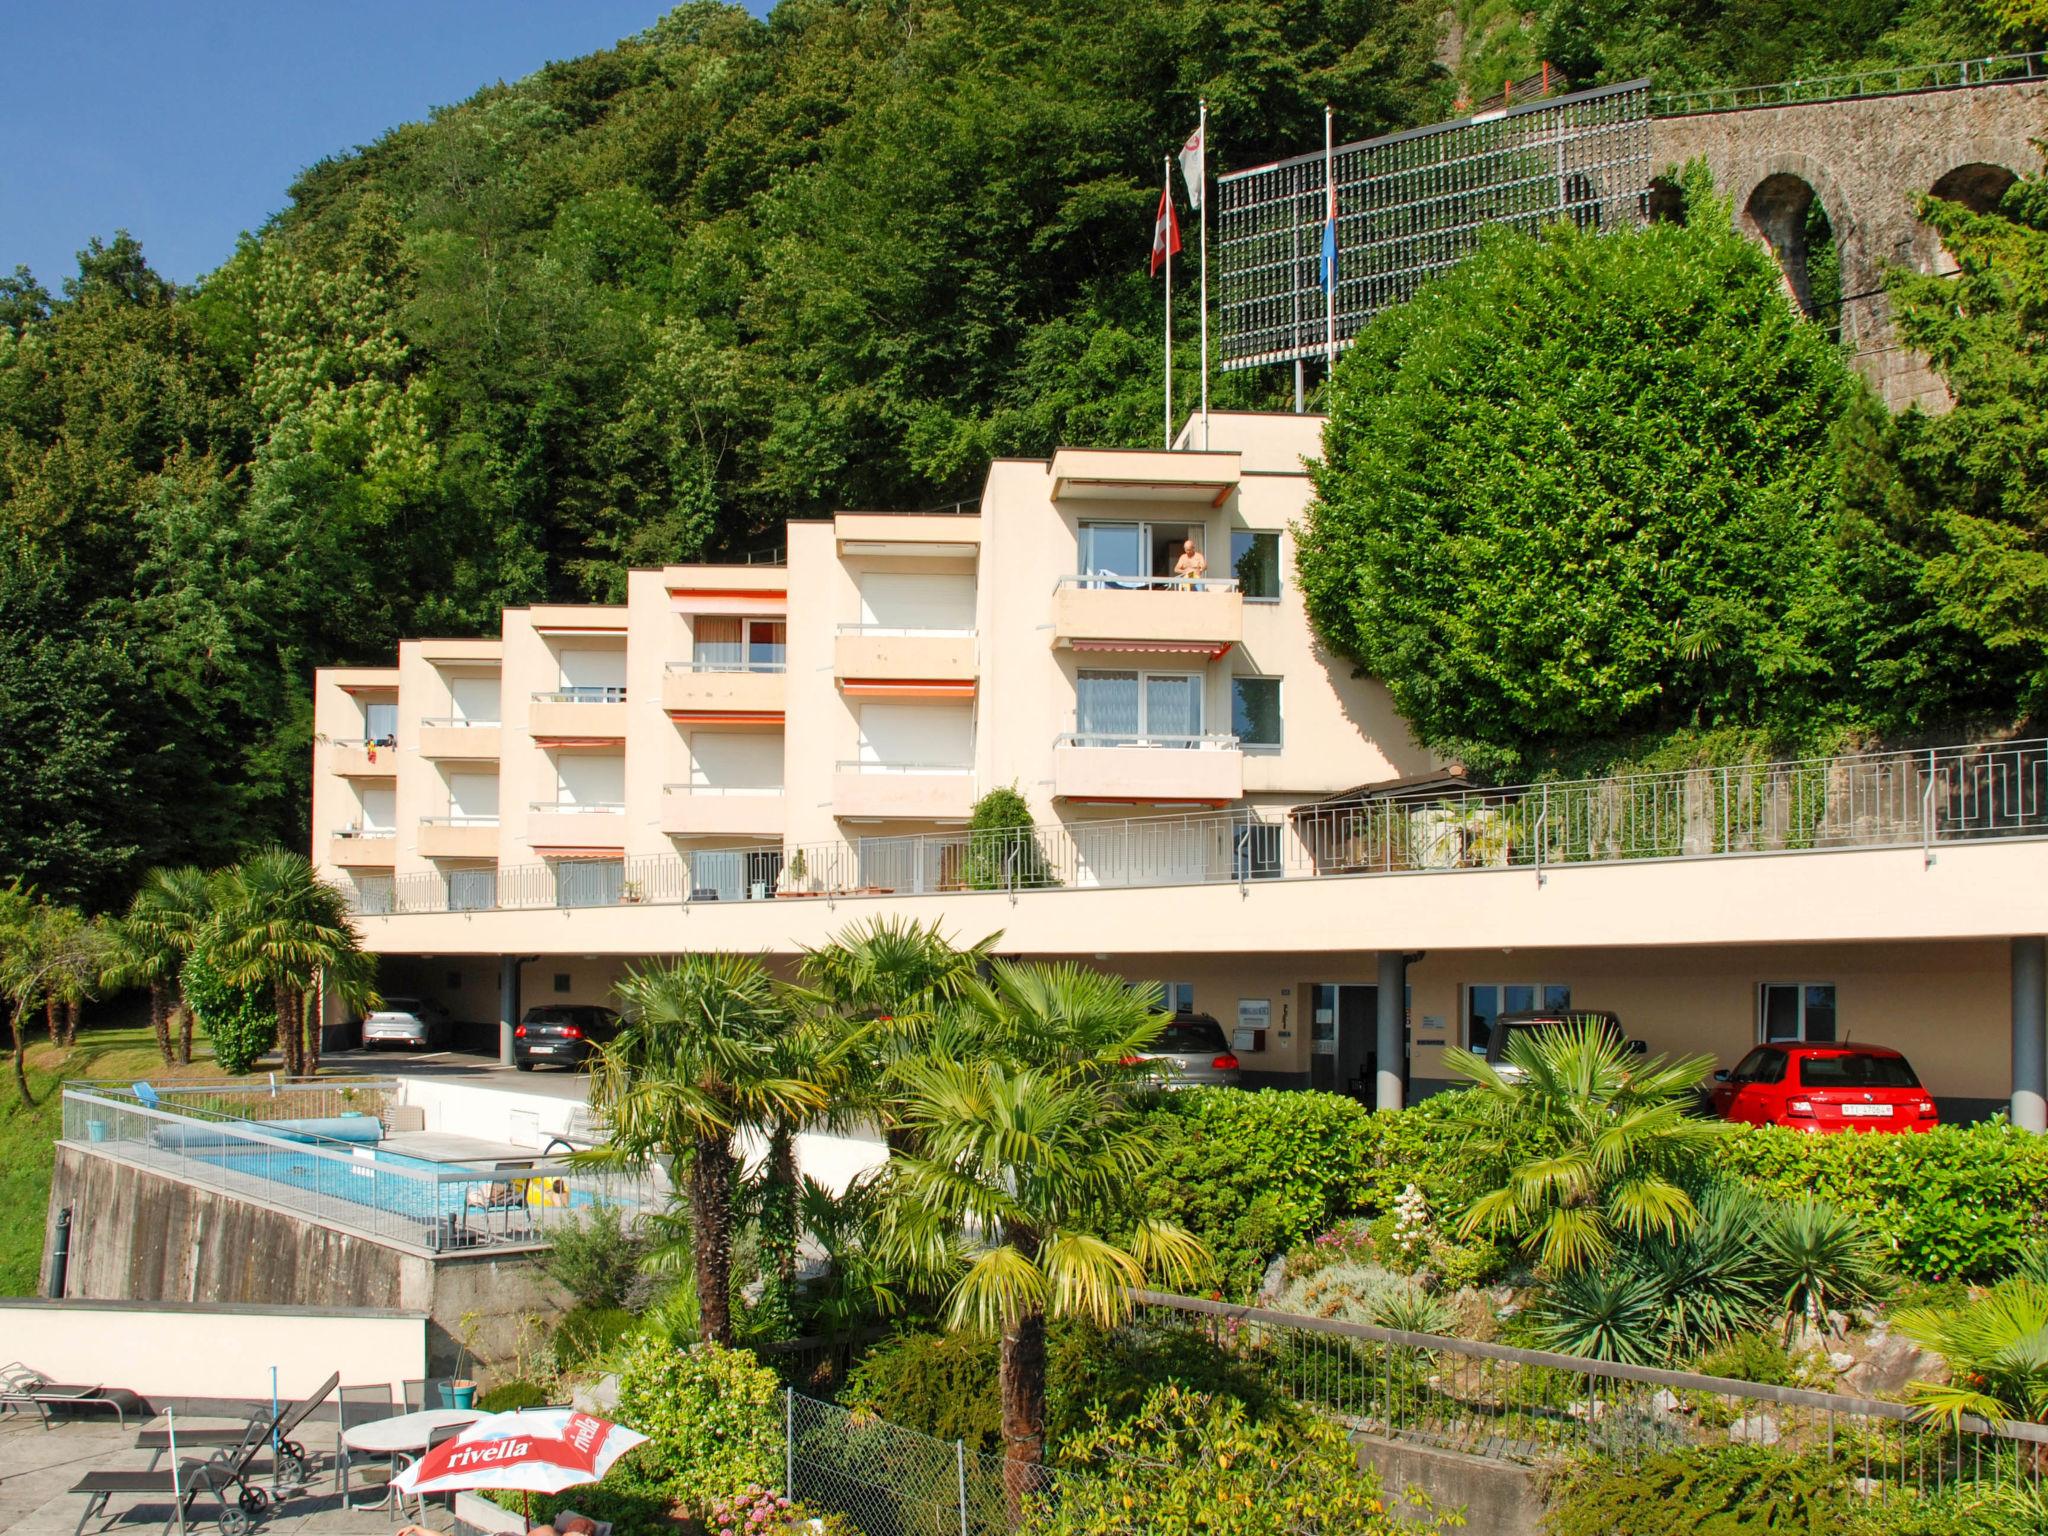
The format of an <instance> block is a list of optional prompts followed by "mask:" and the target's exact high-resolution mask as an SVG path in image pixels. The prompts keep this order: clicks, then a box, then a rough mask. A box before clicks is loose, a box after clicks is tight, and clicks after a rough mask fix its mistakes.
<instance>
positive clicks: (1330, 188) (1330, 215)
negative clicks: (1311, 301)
mask: <svg viewBox="0 0 2048 1536" xmlns="http://www.w3.org/2000/svg"><path fill="white" fill-rule="evenodd" d="M1335 144H1336V129H1335V127H1334V124H1333V122H1332V117H1331V113H1330V109H1329V108H1328V107H1324V108H1323V187H1324V191H1325V195H1326V196H1327V197H1328V199H1329V202H1328V205H1327V207H1326V208H1325V209H1324V213H1323V216H1324V217H1325V218H1327V219H1328V220H1329V221H1330V237H1331V243H1332V244H1334V243H1335V241H1336V233H1337V158H1336V152H1335ZM1330 265H1331V267H1332V268H1333V269H1334V268H1335V266H1336V263H1335V262H1334V261H1332V262H1331V263H1330ZM1336 366H1337V274H1336V272H1335V271H1334V270H1331V271H1327V272H1325V273H1324V274H1323V368H1324V371H1325V377H1327V376H1328V371H1329V370H1330V369H1333V368H1335V367H1336Z"/></svg>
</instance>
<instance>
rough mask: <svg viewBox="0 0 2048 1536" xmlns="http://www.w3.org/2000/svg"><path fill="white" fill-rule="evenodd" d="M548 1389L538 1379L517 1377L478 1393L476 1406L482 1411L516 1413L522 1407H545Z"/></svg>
mask: <svg viewBox="0 0 2048 1536" xmlns="http://www.w3.org/2000/svg"><path fill="white" fill-rule="evenodd" d="M547 1400H548V1389H547V1388H546V1387H544V1386H542V1385H541V1384H540V1383H539V1382H537V1381H528V1380H526V1379H525V1378H524V1377H515V1378H514V1379H513V1380H511V1381H501V1382H499V1383H498V1385H496V1386H495V1387H492V1388H491V1389H490V1391H488V1392H480V1393H478V1394H477V1399H476V1406H477V1409H478V1411H479V1412H482V1413H516V1412H517V1411H518V1410H520V1409H521V1408H541V1407H545V1406H546V1404H547Z"/></svg>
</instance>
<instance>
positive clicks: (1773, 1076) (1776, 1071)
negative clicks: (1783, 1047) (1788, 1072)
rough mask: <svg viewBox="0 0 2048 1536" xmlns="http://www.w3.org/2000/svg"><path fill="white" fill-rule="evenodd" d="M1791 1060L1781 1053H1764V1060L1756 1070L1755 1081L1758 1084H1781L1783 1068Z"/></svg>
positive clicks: (1783, 1079)
mask: <svg viewBox="0 0 2048 1536" xmlns="http://www.w3.org/2000/svg"><path fill="white" fill-rule="evenodd" d="M1791 1060H1792V1058H1791V1057H1790V1056H1787V1055H1786V1054H1785V1053H1784V1052H1783V1051H1765V1052H1764V1059H1763V1061H1762V1062H1761V1063H1760V1064H1759V1065H1758V1067H1757V1069H1756V1080H1757V1081H1758V1082H1760V1083H1782V1082H1783V1081H1785V1068H1786V1066H1787V1065H1788V1064H1789V1063H1790V1062H1791Z"/></svg>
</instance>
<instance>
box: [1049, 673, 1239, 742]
mask: <svg viewBox="0 0 2048 1536" xmlns="http://www.w3.org/2000/svg"><path fill="white" fill-rule="evenodd" d="M1084 674H1085V675H1087V676H1090V677H1130V678H1136V679H1137V683H1138V729H1137V730H1136V731H1135V732H1133V733H1132V740H1131V741H1129V742H1127V743H1122V744H1121V745H1127V746H1134V747H1149V746H1152V745H1154V744H1155V743H1154V742H1153V740H1152V731H1151V723H1150V721H1148V720H1147V719H1146V718H1145V717H1146V716H1147V715H1148V714H1149V713H1151V710H1150V706H1149V705H1148V704H1147V703H1146V693H1145V685H1146V684H1147V683H1149V682H1152V681H1153V680H1154V679H1159V678H1169V677H1170V678H1184V679H1186V680H1188V681H1190V682H1192V683H1193V684H1194V685H1195V722H1194V724H1195V728H1194V730H1193V731H1191V732H1189V735H1190V737H1191V738H1193V740H1192V741H1190V743H1189V745H1193V742H1194V741H1199V740H1200V739H1201V738H1202V736H1203V734H1204V733H1205V732H1206V730H1207V729H1208V721H1209V698H1208V694H1209V679H1208V676H1207V675H1206V674H1205V673H1201V672H1154V671H1150V670H1148V669H1145V668H1134V667H1083V668H1081V669H1080V670H1079V671H1077V672H1076V673H1075V674H1074V734H1075V735H1076V736H1077V737H1079V736H1090V737H1092V736H1108V735H1110V734H1112V733H1111V732H1109V731H1084V730H1082V728H1081V679H1082V676H1083V675H1084Z"/></svg>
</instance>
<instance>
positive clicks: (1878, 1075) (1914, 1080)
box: [1780, 1051, 1920, 1088]
mask: <svg viewBox="0 0 2048 1536" xmlns="http://www.w3.org/2000/svg"><path fill="white" fill-rule="evenodd" d="M1780 1054H1782V1053H1780ZM1799 1085H1800V1087H1802V1088H1918V1087H1919V1086H1920V1079H1919V1078H1918V1077H1917V1076H1915V1075H1914V1072H1913V1069H1912V1068H1911V1067H1910V1066H1908V1065H1907V1064H1906V1058H1905V1057H1903V1056H1870V1055H1866V1054H1864V1053H1863V1052H1862V1051H1844V1052H1842V1053H1841V1055H1839V1056H1804V1057H1801V1058H1800V1061H1799Z"/></svg>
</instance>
